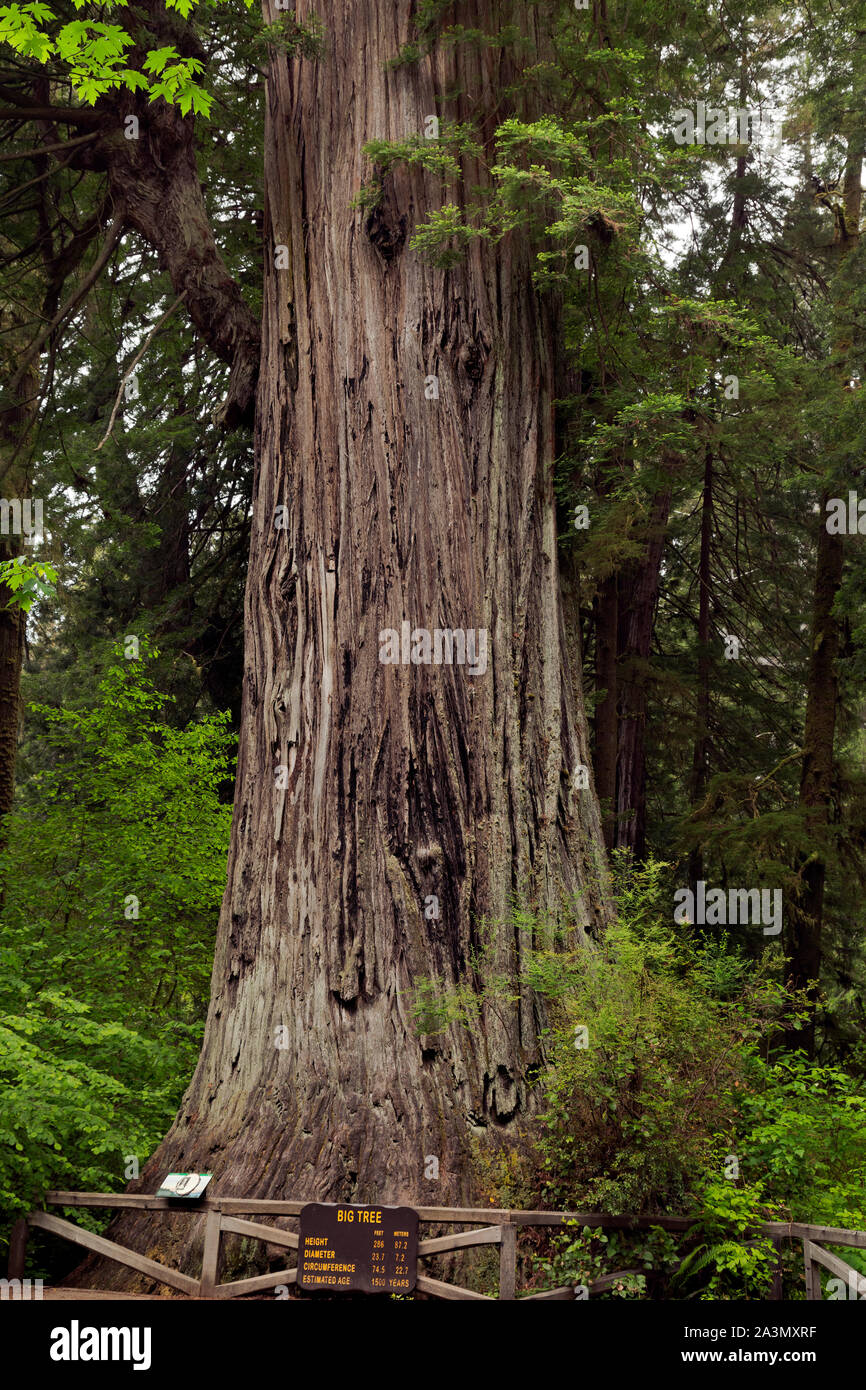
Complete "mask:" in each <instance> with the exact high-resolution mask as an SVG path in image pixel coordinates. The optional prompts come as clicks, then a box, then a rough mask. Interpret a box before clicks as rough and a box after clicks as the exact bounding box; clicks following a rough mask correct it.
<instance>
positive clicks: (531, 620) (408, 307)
mask: <svg viewBox="0 0 866 1390" xmlns="http://www.w3.org/2000/svg"><path fill="white" fill-rule="evenodd" d="M308 8H309V7H308V6H306V5H299V7H298V12H297V19H298V21H299V22H303V20H304V19H305V18H306V17H308V16H307V13H306V11H307V10H308ZM317 9H318V13H319V15H320V16H321V18H322V20H323V22H324V27H325V35H326V37H325V52H324V54H323V55H322V56H321V58H319V59H318V60H315V61H311V60H305V59H300V58H296V57H292V56H290V55H287V54H285V53H273V54H272V56H271V62H270V67H269V73H268V77H267V99H266V128H265V146H266V148H265V226H264V239H265V246H264V313H263V324H262V347H261V363H260V370H259V378H258V381H259V385H258V400H257V426H256V441H257V476H256V484H255V494H254V512H253V526H252V532H253V534H252V545H251V555H250V567H249V579H248V586H247V597H246V614H245V626H246V659H245V680H244V705H243V712H242V728H241V736H240V750H239V760H238V774H237V784H236V792H235V816H234V830H233V837H232V845H231V851H230V857H229V868H228V885H227V889H226V893H225V898H224V902H223V909H222V914H221V919H220V924H219V931H218V941H217V948H216V958H215V964H214V973H213V982H212V997H211V1004H210V1010H209V1014H208V1019H207V1026H206V1033H205V1039H204V1045H203V1048H202V1053H201V1057H200V1060H199V1064H198V1067H197V1070H196V1073H195V1076H194V1078H193V1080H192V1083H191V1085H190V1087H189V1090H188V1092H187V1094H186V1096H185V1098H184V1101H183V1104H182V1107H181V1111H180V1113H179V1115H178V1116H177V1119H176V1121H175V1123H174V1125H173V1127H172V1129H171V1131H170V1132H169V1134H168V1135H167V1137H166V1139H165V1141H164V1142H163V1144H162V1145H161V1146H160V1148H159V1150H158V1151H157V1152H156V1153H155V1154H154V1155H153V1157H152V1159H151V1160H150V1162H149V1163H148V1165H147V1167H146V1168H145V1170H144V1172H143V1174H142V1176H141V1179H140V1180H139V1182H138V1187H139V1188H140V1189H142V1190H152V1189H153V1187H154V1186H155V1185H156V1181H157V1179H158V1177H159V1176H160V1175H161V1174H163V1173H165V1172H166V1171H168V1170H169V1169H170V1168H197V1169H205V1170H207V1169H211V1170H213V1172H214V1173H215V1184H214V1187H215V1190H216V1191H217V1192H223V1193H243V1194H256V1195H259V1196H269V1195H270V1196H278V1195H279V1196H288V1195H293V1196H304V1197H309V1198H314V1197H315V1198H324V1199H329V1198H330V1199H342V1200H347V1199H348V1200H354V1201H364V1200H367V1199H372V1198H374V1197H375V1198H376V1199H377V1200H383V1201H394V1202H397V1201H401V1200H410V1201H416V1202H417V1201H420V1200H425V1199H426V1200H427V1201H431V1200H440V1201H445V1200H452V1201H456V1200H459V1199H463V1198H471V1197H472V1196H473V1195H475V1196H477V1194H478V1190H479V1178H478V1175H477V1169H476V1167H475V1166H474V1165H473V1161H472V1144H471V1141H472V1137H473V1135H474V1137H475V1138H476V1139H477V1140H480V1141H481V1142H482V1144H483V1143H484V1142H485V1141H486V1140H488V1139H491V1138H492V1137H494V1136H497V1137H499V1136H505V1137H509V1136H512V1135H513V1134H514V1133H515V1132H516V1130H517V1128H518V1126H519V1123H520V1120H521V1118H522V1117H523V1116H525V1115H526V1114H527V1113H531V1111H532V1109H533V1107H534V1104H535V1098H534V1092H533V1086H532V1077H533V1069H534V1068H535V1067H536V1066H537V1064H538V1063H539V1061H540V1058H541V1052H540V1044H539V1031H540V1028H541V1026H542V1025H543V1022H544V1019H543V1012H542V1010H541V1007H540V1005H539V1003H538V1001H537V1000H536V999H535V998H534V997H533V996H532V995H531V993H530V992H528V991H527V989H526V988H525V987H523V986H522V982H521V974H522V968H523V966H524V965H525V964H526V959H527V953H528V952H529V950H530V949H531V948H532V947H533V946H536V945H538V944H539V942H540V941H541V940H543V942H544V944H549V943H550V940H551V938H550V936H549V934H544V933H541V932H538V933H533V932H532V931H529V930H527V929H524V928H522V927H518V926H517V925H516V924H515V917H514V914H513V912H512V900H513V898H514V897H515V896H517V897H518V898H519V899H520V900H522V901H524V902H528V903H530V904H532V905H533V906H534V908H535V910H536V912H537V914H538V920H539V921H540V922H545V921H546V922H547V923H550V922H551V921H552V919H553V916H554V915H556V916H557V917H561V916H562V914H563V910H565V913H566V915H567V920H568V921H569V922H570V923H571V930H572V942H573V943H575V942H577V941H579V940H582V939H583V938H584V936H585V934H586V933H587V931H592V930H594V929H595V927H596V926H598V925H599V924H600V923H601V922H602V921H603V918H604V915H605V886H604V856H603V849H602V842H601V834H600V826H599V816H598V809H597V803H596V801H595V798H594V795H593V793H592V792H591V791H587V790H582V789H581V786H580V781H579V779H578V778H576V777H575V776H574V773H575V770H576V769H577V767H578V764H584V765H585V764H588V763H589V751H588V742H587V731H586V721H585V716H584V712H583V708H582V701H581V697H580V686H579V681H578V679H577V672H575V670H574V669H573V664H572V661H571V657H570V654H569V651H568V649H567V643H566V640H565V629H564V623H563V619H562V612H561V601H560V586H559V571H558V561H557V533H556V516H555V506H554V494H553V462H554V458H555V454H556V442H555V439H554V424H553V422H554V410H553V402H554V390H553V381H554V354H555V352H556V350H557V320H556V313H555V306H554V305H553V304H552V303H548V302H545V301H544V299H543V298H542V297H541V296H540V295H539V293H538V292H537V290H536V288H535V287H534V285H533V278H532V277H533V254H534V253H533V250H532V247H531V245H530V242H529V239H528V237H527V236H525V235H524V234H523V233H522V232H520V231H514V232H511V233H509V234H508V235H507V236H505V237H504V238H503V239H502V240H500V241H499V242H498V243H492V242H490V241H487V240H484V239H478V240H476V241H474V242H473V243H471V244H470V245H469V247H468V249H467V251H466V254H465V256H464V257H463V258H462V259H461V260H460V261H459V262H458V263H457V264H452V265H451V266H449V267H448V268H437V267H435V266H434V265H432V264H429V263H427V262H426V261H425V260H423V259H422V258H421V257H420V256H419V255H418V254H417V253H416V252H414V251H413V250H412V249H411V248H410V246H409V240H410V238H411V235H412V232H413V230H414V228H415V227H417V226H418V225H419V224H420V223H421V222H423V221H424V220H425V219H426V218H427V217H428V216H429V215H430V214H431V213H434V212H435V211H436V210H437V209H438V208H439V206H440V203H441V199H442V194H441V187H440V185H439V182H438V180H436V179H434V178H433V177H432V176H431V175H430V174H429V173H427V172H425V171H424V170H423V169H419V168H413V167H412V166H411V165H409V164H406V163H403V164H398V165H397V166H395V168H394V169H393V170H392V172H390V173H388V174H387V175H386V176H385V177H384V179H383V181H382V187H381V199H380V201H379V203H378V205H377V207H376V208H375V209H374V210H373V211H372V212H368V211H367V210H362V209H360V208H358V207H356V206H353V200H354V199H356V196H357V194H358V192H359V189H360V188H361V186H362V183H363V181H364V179H365V178H367V177H368V176H369V173H370V169H369V164H368V161H367V160H366V158H365V155H364V153H363V148H364V145H365V142H369V141H371V140H374V139H376V140H389V141H395V140H405V139H406V137H407V136H411V135H412V134H418V135H420V134H421V133H422V132H423V130H424V125H425V119H426V118H427V117H428V116H429V115H431V114H435V113H436V112H437V111H439V110H441V109H442V105H441V104H442V94H443V93H444V92H446V91H449V90H450V91H452V92H453V91H459V92H461V93H462V95H460V96H459V97H458V98H456V99H453V100H452V101H451V103H450V105H449V112H448V114H449V116H451V117H453V119H455V120H458V121H461V120H469V119H472V120H473V122H474V123H475V125H476V128H478V129H479V130H481V132H482V135H483V138H484V140H485V142H487V146H488V147H487V150H486V153H487V154H488V155H489V154H490V153H491V152H492V151H491V148H490V146H489V141H490V136H491V132H492V125H491V121H492V115H493V113H494V112H496V115H497V118H501V116H502V114H503V93H504V92H505V91H506V90H507V89H508V88H509V85H510V84H511V83H512V82H513V80H514V78H515V76H516V70H515V67H514V62H513V59H512V58H510V57H509V56H508V54H507V51H506V49H505V48H503V47H496V48H491V49H484V48H482V49H480V50H479V49H478V48H477V47H475V46H467V45H462V46H456V47H452V48H448V49H447V50H445V51H438V50H434V51H433V52H431V53H430V54H428V55H427V56H425V57H423V58H422V59H421V60H420V61H417V62H413V63H409V64H403V65H399V66H393V65H392V66H389V65H388V60H389V59H392V58H393V57H394V55H395V53H396V52H397V50H398V48H399V47H400V45H401V44H404V43H406V42H407V41H408V40H409V39H410V38H411V37H412V35H411V33H410V25H409V18H408V16H402V17H401V16H398V17H397V18H396V20H395V13H394V8H393V6H392V5H391V4H390V0H365V3H364V4H360V3H356V4H352V5H349V6H345V5H344V4H342V3H340V4H338V3H336V0H328V3H326V4H324V5H321V4H320V5H319V6H318V7H317ZM456 9H457V10H459V12H460V13H459V16H458V18H459V19H460V20H461V22H464V23H465V24H466V25H468V26H471V27H473V28H480V29H484V30H493V29H495V28H496V27H497V23H498V20H499V18H501V16H498V15H497V9H498V7H497V5H496V4H494V3H493V0H471V3H466V4H463V5H460V6H457V7H456ZM513 9H514V14H513V18H514V21H515V22H516V23H518V24H519V26H520V28H521V30H522V31H523V32H524V33H525V34H526V35H528V36H529V37H530V39H532V40H533V41H534V42H535V43H536V46H538V44H539V34H538V32H537V29H538V26H539V24H540V23H541V22H543V21H540V19H539V14H538V10H537V7H536V6H534V5H532V4H530V3H518V4H516V5H515V6H514V7H513ZM266 17H269V18H271V19H275V18H276V17H277V16H276V12H274V14H273V15H270V16H266ZM479 113H481V114H480V118H479ZM488 163H489V161H488V160H487V159H484V158H480V157H467V158H466V159H465V160H464V163H463V180H464V183H465V186H466V187H467V188H472V187H476V186H483V185H484V183H485V181H486V180H489V177H490V176H489V174H488V173H487V168H488ZM431 378H435V382H431ZM404 621H405V622H408V623H410V624H411V627H412V628H413V629H414V628H421V629H427V630H434V629H437V628H440V629H464V630H470V629H474V630H476V631H478V630H485V631H486V633H487V640H488V660H487V665H486V670H483V671H481V670H479V671H478V673H477V674H472V673H471V672H470V668H469V666H468V665H458V664H454V665H448V664H441V665H436V664H414V663H411V664H408V665H402V664H397V665H391V664H385V663H384V662H383V661H382V660H381V659H380V657H381V641H380V633H381V632H382V631H383V630H385V629H396V630H397V631H398V632H399V631H400V630H401V624H402V623H403V622H404ZM479 665H483V663H479ZM533 938H535V939H533ZM482 943H483V944H484V945H485V949H484V950H483V952H482V957H481V959H482V962H483V963H482V964H481V965H480V966H479V963H478V956H477V954H476V952H477V948H478V946H479V945H480V944H482ZM491 974H496V975H497V976H500V977H501V976H505V977H506V978H509V979H510V980H511V981H512V982H513V984H514V988H513V997H510V998H508V999H503V998H501V997H497V998H495V999H492V1000H490V1001H489V1002H486V1003H485V1004H484V1006H483V1008H482V1013H481V1017H480V1020H479V1024H478V1026H477V1027H474V1028H472V1029H467V1028H465V1027H461V1026H459V1025H458V1024H456V1023H452V1024H450V1025H448V1026H446V1027H445V1028H444V1029H443V1030H442V1031H441V1032H438V1033H430V1034H426V1035H425V1034H423V1033H419V1031H418V1025H417V1024H416V1022H415V1021H414V1020H413V1016H412V1001H413V985H415V984H416V983H417V982H418V981H419V980H420V979H421V978H428V979H430V980H433V981H436V982H437V985H436V988H437V989H440V990H447V989H449V988H451V987H453V986H454V985H455V984H457V983H467V982H468V983H470V984H471V985H472V986H473V987H474V988H475V989H476V990H477V991H479V992H483V991H484V988H485V985H489V979H486V978H485V977H486V976H489V975H491ZM429 1157H435V1158H436V1159H437V1160H438V1180H437V1181H432V1180H431V1179H430V1177H429V1176H425V1170H426V1172H427V1174H428V1175H429V1173H431V1172H433V1171H435V1168H434V1165H430V1164H429V1163H428V1162H427V1160H428V1158H429ZM154 1223H156V1224H157V1226H158V1225H159V1218H158V1217H154V1216H153V1215H151V1214H148V1215H138V1216H136V1215H133V1214H129V1215H127V1216H125V1217H124V1218H123V1220H122V1223H121V1224H122V1227H123V1235H124V1237H125V1238H128V1239H131V1240H133V1241H139V1240H140V1241H144V1242H146V1244H147V1246H148V1248H149V1249H153V1248H154V1246H155V1244H156V1247H157V1248H160V1247H162V1248H165V1247H166V1246H168V1245H169V1244H170V1243H171V1241H172V1240H173V1239H175V1238H177V1239H180V1238H181V1237H180V1232H176V1233H175V1234H172V1235H169V1232H168V1228H167V1227H166V1228H165V1230H164V1234H162V1235H157V1234H156V1232H155V1230H154ZM199 1238H200V1237H199ZM187 1253H190V1255H191V1252H187V1251H185V1250H181V1249H175V1250H174V1252H173V1258H174V1259H176V1260H179V1261H181V1262H183V1261H184V1260H185V1259H186V1257H187ZM111 1277H113V1276H111ZM117 1277H119V1278H122V1277H123V1276H122V1275H118V1276H117ZM88 1278H89V1279H90V1280H91V1281H92V1279H93V1275H92V1273H91V1274H89V1275H88Z"/></svg>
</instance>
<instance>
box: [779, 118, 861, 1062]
mask: <svg viewBox="0 0 866 1390" xmlns="http://www.w3.org/2000/svg"><path fill="white" fill-rule="evenodd" d="M864 143H866V142H864V137H863V135H862V133H859V132H858V134H857V135H856V136H854V137H853V138H851V139H850V140H849V142H848V158H847V161H846V167H845V180H844V186H843V209H844V216H842V217H839V216H838V215H837V218H836V241H837V245H838V248H839V271H841V268H842V267H843V266H844V263H845V260H846V259H847V256H848V254H849V252H850V251H851V250H852V249H853V247H855V246H856V245H857V242H858V239H859V235H860V208H861V203H862V198H863V184H862V169H863V153H864ZM839 271H837V275H838V274H839ZM837 307H841V306H837ZM849 346H850V344H846V343H843V342H841V341H840V342H837V350H838V351H839V352H840V353H842V354H843V356H844V355H845V354H846V350H847V348H848V347H849ZM847 371H848V368H847V363H843V367H842V371H841V374H840V381H839V388H840V390H842V389H844V387H845V385H846V384H847V383H846V379H845V378H846V377H847ZM828 497H829V493H826V492H825V494H824V495H823V496H822V498H821V522H820V524H819V527H818V549H817V558H816V564H815V597H814V603H813V608H812V631H811V648H810V655H809V673H808V676H807V682H806V719H805V727H804V733H803V767H802V772H801V777H800V805H801V806H802V807H803V808H804V811H805V816H806V825H807V827H808V828H809V830H810V831H811V832H812V833H814V835H815V844H814V850H813V851H812V852H811V853H810V854H809V855H808V857H807V858H806V860H805V862H804V863H803V865H802V866H801V878H802V889H801V892H800V897H799V900H798V902H797V903H796V905H795V909H794V911H793V912H791V913H789V914H788V918H789V940H788V943H787V949H788V955H789V964H788V972H787V978H788V982H789V983H790V984H792V985H794V986H796V987H797V988H800V989H802V988H807V989H808V993H809V997H810V999H811V1000H812V1002H813V1003H814V1002H816V1000H817V995H818V987H817V984H815V983H812V982H815V981H817V980H818V978H819V976H820V973H821V935H822V922H823V915H824V887H825V883H826V878H827V862H826V848H827V846H826V837H827V831H828V828H829V826H830V823H831V821H832V818H833V814H834V807H833V800H834V789H833V784H834V748H835V740H836V700H837V693H838V659H839V647H840V632H839V619H838V618H837V617H836V615H835V611H834V610H835V604H836V597H837V595H838V593H839V588H840V586H841V583H842V569H843V563H844V551H843V542H842V537H841V536H840V535H830V533H829V532H828V530H827V526H826V521H827V507H826V503H827V500H828ZM789 1044H790V1046H791V1047H794V1048H797V1047H802V1048H805V1050H806V1051H807V1052H808V1053H809V1054H810V1055H812V1054H813V1052H814V1048H815V1016H814V1013H813V1014H812V1015H811V1017H810V1018H809V1020H808V1021H807V1022H806V1024H805V1025H804V1026H803V1027H802V1028H801V1029H798V1030H796V1031H794V1032H793V1033H792V1034H791V1035H790V1039H789Z"/></svg>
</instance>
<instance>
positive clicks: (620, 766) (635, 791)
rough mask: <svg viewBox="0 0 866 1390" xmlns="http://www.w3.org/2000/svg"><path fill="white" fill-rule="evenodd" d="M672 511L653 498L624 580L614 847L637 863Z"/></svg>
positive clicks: (663, 495) (667, 502)
mask: <svg viewBox="0 0 866 1390" xmlns="http://www.w3.org/2000/svg"><path fill="white" fill-rule="evenodd" d="M670 507H671V489H670V487H668V488H666V489H665V490H664V491H662V492H659V493H657V494H656V496H655V497H654V498H653V502H652V505H651V507H650V515H649V525H648V528H647V540H646V552H645V554H644V557H643V559H642V560H641V561H640V562H639V563H637V564H636V565H633V566H629V568H628V569H627V570H626V572H625V573H624V574H623V575H622V576H621V577H620V638H619V650H620V664H619V682H618V683H619V731H618V745H619V746H618V750H617V790H616V845H617V848H618V849H627V850H630V851H631V853H632V855H633V856H634V858H635V859H636V860H642V859H643V858H644V856H645V854H646V824H647V786H646V714H647V690H648V678H649V660H650V652H651V651H652V639H653V627H654V624H655V615H656V605H657V603H658V594H659V579H660V575H661V561H662V552H663V550H664V543H665V531H666V528H667V523H668V516H669V514H670Z"/></svg>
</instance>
